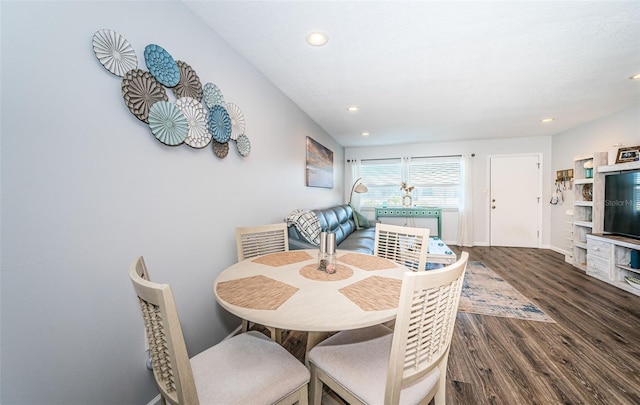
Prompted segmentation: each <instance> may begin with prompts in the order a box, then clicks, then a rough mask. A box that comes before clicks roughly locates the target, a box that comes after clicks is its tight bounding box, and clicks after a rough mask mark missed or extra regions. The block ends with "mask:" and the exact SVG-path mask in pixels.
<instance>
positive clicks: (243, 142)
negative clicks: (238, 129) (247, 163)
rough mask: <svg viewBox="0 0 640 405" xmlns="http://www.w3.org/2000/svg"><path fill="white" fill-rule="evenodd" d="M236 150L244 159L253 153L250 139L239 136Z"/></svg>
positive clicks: (243, 135) (242, 135)
mask: <svg viewBox="0 0 640 405" xmlns="http://www.w3.org/2000/svg"><path fill="white" fill-rule="evenodd" d="M236 148H238V153H239V154H240V156H242V157H247V156H249V153H250V152H251V142H249V137H247V136H246V135H245V134H240V135H238V139H237V140H236Z"/></svg>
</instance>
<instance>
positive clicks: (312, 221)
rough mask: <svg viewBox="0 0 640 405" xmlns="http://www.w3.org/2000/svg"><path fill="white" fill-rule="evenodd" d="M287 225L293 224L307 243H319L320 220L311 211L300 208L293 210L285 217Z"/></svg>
mask: <svg viewBox="0 0 640 405" xmlns="http://www.w3.org/2000/svg"><path fill="white" fill-rule="evenodd" d="M287 225H289V226H291V225H293V226H295V227H296V229H297V230H298V232H299V233H300V235H302V237H303V238H305V239H306V240H307V241H308V242H309V243H313V244H314V245H320V232H321V231H322V229H321V228H320V221H319V220H318V216H317V215H316V214H314V213H313V212H311V211H305V210H301V209H296V210H293V212H292V213H291V214H290V215H289V217H287Z"/></svg>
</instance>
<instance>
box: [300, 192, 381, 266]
mask: <svg viewBox="0 0 640 405" xmlns="http://www.w3.org/2000/svg"><path fill="white" fill-rule="evenodd" d="M312 212H313V213H314V214H316V216H317V217H318V220H319V222H320V226H321V228H322V231H325V232H333V233H335V234H336V245H337V246H338V249H344V250H353V251H356V252H361V253H368V254H373V245H374V242H375V237H376V228H375V226H369V227H366V228H362V229H356V223H355V221H354V219H353V209H352V208H351V206H350V205H348V204H344V205H337V206H334V207H329V208H325V209H319V210H312ZM317 248H318V246H317V245H314V244H312V243H309V242H308V241H307V240H306V239H305V238H304V237H303V236H302V235H300V233H299V232H298V230H297V229H296V227H295V226H293V225H290V226H289V249H290V250H299V249H317Z"/></svg>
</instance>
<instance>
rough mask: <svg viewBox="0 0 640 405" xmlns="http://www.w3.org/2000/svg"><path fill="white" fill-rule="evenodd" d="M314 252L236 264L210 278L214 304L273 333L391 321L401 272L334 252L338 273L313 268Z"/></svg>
mask: <svg viewBox="0 0 640 405" xmlns="http://www.w3.org/2000/svg"><path fill="white" fill-rule="evenodd" d="M317 253H318V251H317V250H292V251H288V252H280V253H272V254H268V255H264V256H259V257H256V258H251V259H247V260H244V261H241V262H239V263H236V264H234V265H232V266H230V267H229V268H227V269H226V270H224V271H223V272H222V273H220V275H219V276H218V277H217V278H216V280H215V283H214V293H215V296H216V299H217V301H218V303H220V305H221V306H222V307H223V308H225V309H226V310H228V311H229V312H231V313H233V314H234V315H237V316H238V317H240V318H243V319H247V320H249V321H252V322H257V323H260V324H262V325H268V326H272V327H275V328H279V329H288V330H299V331H309V332H332V331H339V330H347V329H356V328H361V327H365V326H370V325H375V324H378V323H383V322H386V321H389V320H392V319H394V318H395V316H396V312H397V305H398V299H399V297H400V286H401V285H402V276H403V274H404V273H405V272H406V271H409V270H408V269H407V268H406V267H404V266H401V265H399V264H397V263H395V262H393V261H391V260H387V259H383V258H380V257H377V256H371V255H367V254H362V253H356V252H349V251H342V250H338V252H337V261H338V269H337V272H336V273H334V274H327V273H325V272H323V271H320V270H317V269H316V261H317Z"/></svg>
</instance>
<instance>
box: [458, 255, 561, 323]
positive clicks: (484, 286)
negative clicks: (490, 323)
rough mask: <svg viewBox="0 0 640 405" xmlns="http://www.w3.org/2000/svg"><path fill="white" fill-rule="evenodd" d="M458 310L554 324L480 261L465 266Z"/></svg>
mask: <svg viewBox="0 0 640 405" xmlns="http://www.w3.org/2000/svg"><path fill="white" fill-rule="evenodd" d="M458 309H459V311H460V312H469V313H473V314H480V315H491V316H500V317H504V318H518V319H526V320H529V321H539V322H552V323H555V321H554V320H553V319H551V317H549V316H548V315H547V314H545V313H544V312H543V311H542V310H541V309H540V308H538V307H537V306H536V305H535V304H534V303H533V302H531V301H530V300H529V299H528V298H527V297H525V296H524V295H522V294H521V293H520V292H519V291H518V290H516V289H515V288H513V287H512V286H511V284H509V283H507V282H506V281H504V279H502V278H501V277H500V276H498V275H497V274H496V273H494V272H493V270H491V269H489V268H488V267H486V266H485V265H484V263H482V262H469V264H468V265H467V272H466V274H465V276H464V284H463V285H462V295H461V297H460V306H459V308H458Z"/></svg>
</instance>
